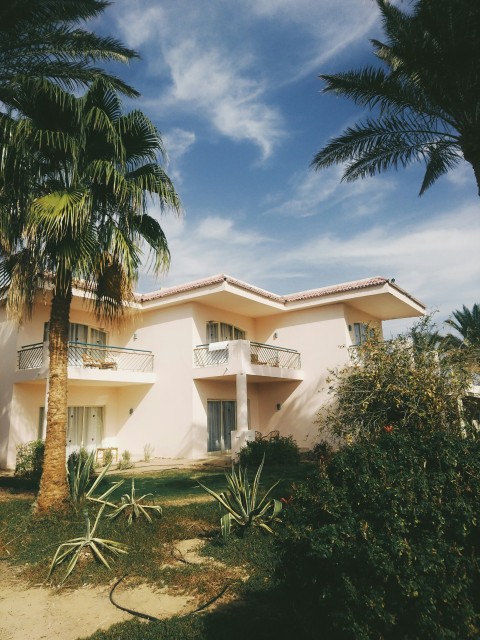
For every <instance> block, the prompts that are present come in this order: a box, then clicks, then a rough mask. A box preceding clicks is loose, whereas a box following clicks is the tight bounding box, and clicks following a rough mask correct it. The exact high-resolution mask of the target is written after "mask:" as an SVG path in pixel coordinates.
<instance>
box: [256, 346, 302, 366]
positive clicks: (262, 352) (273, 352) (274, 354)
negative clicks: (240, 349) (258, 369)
mask: <svg viewBox="0 0 480 640" xmlns="http://www.w3.org/2000/svg"><path fill="white" fill-rule="evenodd" d="M250 362H251V363H252V364H265V365H268V366H270V367H283V368H285V369H300V368H301V360H300V353H299V352H298V351H294V350H293V349H284V348H283V347H274V346H273V345H270V344H262V343H261V342H250Z"/></svg>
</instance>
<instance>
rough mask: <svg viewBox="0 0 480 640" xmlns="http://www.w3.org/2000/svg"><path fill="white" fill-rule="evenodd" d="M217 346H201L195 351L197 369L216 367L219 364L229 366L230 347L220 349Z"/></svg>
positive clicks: (194, 363)
mask: <svg viewBox="0 0 480 640" xmlns="http://www.w3.org/2000/svg"><path fill="white" fill-rule="evenodd" d="M216 344H219V343H215V342H212V343H211V344H200V345H198V347H196V348H195V349H194V350H193V365H194V366H195V367H214V366H215V365H217V364H228V346H226V347H224V348H222V349H218V348H216V346H215V345H216Z"/></svg>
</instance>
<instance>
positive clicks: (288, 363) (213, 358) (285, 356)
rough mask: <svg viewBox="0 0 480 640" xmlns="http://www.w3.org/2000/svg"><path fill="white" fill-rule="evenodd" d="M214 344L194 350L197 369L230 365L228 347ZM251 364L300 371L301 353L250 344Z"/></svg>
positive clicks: (255, 343)
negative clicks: (218, 346) (219, 347)
mask: <svg viewBox="0 0 480 640" xmlns="http://www.w3.org/2000/svg"><path fill="white" fill-rule="evenodd" d="M212 344H213V345H215V343H211V344H201V345H198V347H196V348H195V349H194V350H193V362H194V366H195V367H212V366H215V365H218V364H228V345H227V346H226V347H224V348H221V349H216V348H215V347H214V346H213V347H212ZM250 362H251V364H262V365H267V366H270V367H284V368H286V369H300V368H301V361H300V353H299V352H298V351H294V350H293V349H284V348H283V347H274V346H273V345H269V344H262V343H260V342H250Z"/></svg>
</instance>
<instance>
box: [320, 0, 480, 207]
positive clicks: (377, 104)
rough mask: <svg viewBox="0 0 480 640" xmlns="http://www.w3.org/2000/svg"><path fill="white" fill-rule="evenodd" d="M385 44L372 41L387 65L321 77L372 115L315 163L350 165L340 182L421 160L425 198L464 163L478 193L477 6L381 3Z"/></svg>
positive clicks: (450, 0)
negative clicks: (406, 6) (408, 8)
mask: <svg viewBox="0 0 480 640" xmlns="http://www.w3.org/2000/svg"><path fill="white" fill-rule="evenodd" d="M376 2H377V5H378V7H379V9H380V13H381V17H382V22H383V29H384V31H385V35H386V38H387V39H386V42H385V43H384V42H380V41H378V40H372V45H373V49H374V53H375V55H376V56H377V58H378V59H379V60H380V61H381V63H382V65H383V66H382V67H380V68H379V67H373V66H370V67H367V68H365V69H362V70H360V71H348V72H345V73H340V74H336V75H321V76H320V78H322V79H323V80H324V81H325V82H326V87H325V89H324V91H325V92H331V93H334V94H336V95H339V96H346V97H347V98H350V99H352V100H353V101H354V102H355V103H356V104H358V105H361V106H367V107H368V108H370V109H371V110H372V111H373V112H374V115H372V116H371V117H368V118H366V119H365V120H364V121H361V122H359V123H356V124H354V125H353V126H351V127H348V128H347V129H346V130H345V131H344V132H343V133H342V134H341V135H340V136H338V137H336V138H333V139H332V140H330V142H329V143H328V144H327V145H326V146H325V147H324V148H323V149H321V150H320V151H319V152H318V153H317V154H316V155H315V157H314V159H313V161H312V166H313V167H314V168H315V169H321V168H324V167H328V166H331V165H334V164H340V163H347V164H346V167H345V170H344V173H343V178H342V179H343V180H347V181H352V180H356V179H357V178H363V177H365V176H368V175H375V174H377V173H380V172H382V171H385V170H387V169H390V168H395V169H396V168H397V167H398V166H404V167H405V166H406V165H408V164H410V163H412V162H417V161H420V162H424V163H425V165H426V170H425V176H424V178H423V182H422V185H421V189H420V195H422V194H423V193H424V192H425V190H426V189H428V188H429V187H430V186H431V185H432V184H433V183H434V182H435V181H436V180H437V179H438V178H439V177H440V176H441V175H442V174H444V173H446V172H447V171H448V170H449V169H452V168H453V167H454V166H455V165H457V164H458V162H460V161H461V160H462V159H465V160H466V161H467V162H469V163H470V164H471V165H472V167H473V170H474V173H475V178H476V181H477V186H478V190H479V195H480V3H479V2H472V0H416V2H415V3H414V6H413V8H412V10H411V11H404V10H401V9H399V8H397V7H395V6H393V5H392V4H390V2H389V0H376Z"/></svg>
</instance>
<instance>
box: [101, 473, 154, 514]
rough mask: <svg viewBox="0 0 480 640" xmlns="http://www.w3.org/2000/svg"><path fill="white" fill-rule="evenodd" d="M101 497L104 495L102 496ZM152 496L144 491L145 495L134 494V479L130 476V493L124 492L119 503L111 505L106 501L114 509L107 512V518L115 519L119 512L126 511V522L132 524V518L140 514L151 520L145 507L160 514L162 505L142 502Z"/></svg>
mask: <svg viewBox="0 0 480 640" xmlns="http://www.w3.org/2000/svg"><path fill="white" fill-rule="evenodd" d="M102 497H103V498H104V497H105V496H102ZM149 497H151V498H153V493H146V494H145V495H143V496H141V497H140V498H137V497H136V495H135V480H134V479H133V478H132V489H131V492H130V493H124V494H123V496H122V498H121V502H120V504H119V505H113V504H110V503H108V502H107V503H106V504H108V505H109V506H111V507H114V511H112V513H109V514H108V516H107V518H112V520H113V519H115V518H117V517H118V516H119V515H120V514H121V513H123V512H125V513H128V524H129V525H130V524H132V522H133V518H139V517H140V515H144V516H145V518H146V519H147V520H148V522H152V518H151V517H150V515H149V513H148V511H147V509H150V510H151V511H154V512H156V513H158V514H159V515H162V507H161V506H160V505H158V504H142V502H143V501H144V500H145V499H146V498H149Z"/></svg>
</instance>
